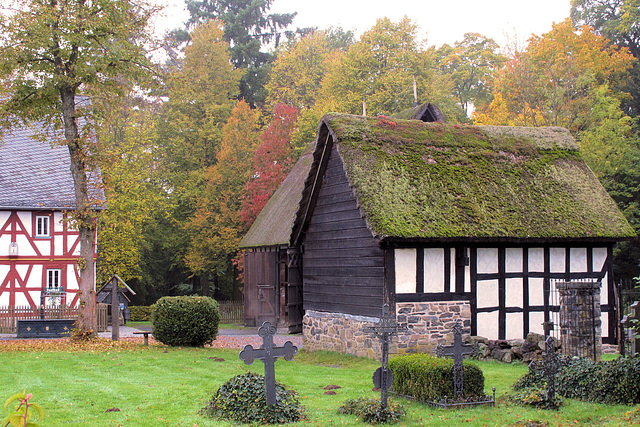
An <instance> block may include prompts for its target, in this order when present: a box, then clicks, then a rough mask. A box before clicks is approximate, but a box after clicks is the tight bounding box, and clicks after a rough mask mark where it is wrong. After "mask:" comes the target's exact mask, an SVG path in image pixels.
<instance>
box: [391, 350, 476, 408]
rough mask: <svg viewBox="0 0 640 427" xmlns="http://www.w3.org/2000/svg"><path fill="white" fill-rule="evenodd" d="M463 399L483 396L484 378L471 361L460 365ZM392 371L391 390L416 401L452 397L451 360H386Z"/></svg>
mask: <svg viewBox="0 0 640 427" xmlns="http://www.w3.org/2000/svg"><path fill="white" fill-rule="evenodd" d="M462 366H463V374H462V375H463V378H464V387H463V391H464V395H465V397H479V396H484V375H483V374H482V370H480V368H479V367H478V366H477V365H475V364H473V363H470V362H466V361H465V362H464V363H463V365H462ZM389 368H390V369H391V370H392V371H393V390H394V391H395V392H396V393H398V394H400V395H405V396H412V397H413V398H415V399H416V400H419V401H423V402H425V401H436V400H439V399H442V398H443V397H445V396H448V397H454V396H455V393H454V389H453V360H451V359H445V358H439V357H434V356H430V355H428V354H412V355H405V356H399V357H396V358H393V359H391V360H390V361H389Z"/></svg>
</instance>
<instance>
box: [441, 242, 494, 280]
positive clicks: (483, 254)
mask: <svg viewBox="0 0 640 427" xmlns="http://www.w3.org/2000/svg"><path fill="white" fill-rule="evenodd" d="M477 254H478V264H477V265H478V269H477V271H478V274H495V273H497V272H498V249H497V248H478V251H477ZM454 259H455V258H454V257H452V260H454ZM452 270H453V269H452Z"/></svg>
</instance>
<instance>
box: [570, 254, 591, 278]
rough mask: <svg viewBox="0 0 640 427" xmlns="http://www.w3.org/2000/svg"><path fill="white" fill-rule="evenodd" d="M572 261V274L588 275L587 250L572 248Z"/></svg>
mask: <svg viewBox="0 0 640 427" xmlns="http://www.w3.org/2000/svg"><path fill="white" fill-rule="evenodd" d="M569 253H570V255H569V256H570V258H569V259H570V261H571V272H572V273H586V272H587V271H588V270H587V248H571V249H570V252H569Z"/></svg>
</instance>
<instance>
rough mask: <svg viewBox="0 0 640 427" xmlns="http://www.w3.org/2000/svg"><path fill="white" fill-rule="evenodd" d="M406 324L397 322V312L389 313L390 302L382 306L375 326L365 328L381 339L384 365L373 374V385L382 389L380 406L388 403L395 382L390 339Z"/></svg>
mask: <svg viewBox="0 0 640 427" xmlns="http://www.w3.org/2000/svg"><path fill="white" fill-rule="evenodd" d="M406 329H407V327H406V326H399V325H398V324H397V323H396V316H395V313H394V314H393V315H392V314H390V313H389V304H384V305H383V306H382V318H381V319H380V322H378V324H376V325H375V326H367V327H365V328H363V329H362V330H363V332H366V333H372V334H375V336H376V337H378V339H379V340H380V344H381V353H382V366H381V367H380V368H378V369H377V370H376V372H375V373H374V374H373V385H374V386H376V387H377V388H379V389H380V406H381V407H382V408H386V407H387V405H388V397H389V387H390V386H391V385H392V384H393V373H392V372H391V371H390V370H389V341H390V338H391V336H393V335H395V334H397V333H398V332H401V331H405V330H406Z"/></svg>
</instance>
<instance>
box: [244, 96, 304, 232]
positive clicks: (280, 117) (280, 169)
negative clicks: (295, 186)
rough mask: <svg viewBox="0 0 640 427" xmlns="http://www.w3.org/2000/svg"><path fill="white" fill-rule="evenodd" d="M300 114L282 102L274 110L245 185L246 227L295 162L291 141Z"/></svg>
mask: <svg viewBox="0 0 640 427" xmlns="http://www.w3.org/2000/svg"><path fill="white" fill-rule="evenodd" d="M298 115H299V111H298V109H297V108H295V107H290V106H288V105H286V104H282V103H280V104H277V105H276V106H275V108H274V109H273V117H272V119H271V123H270V124H269V126H267V128H266V129H265V130H264V132H263V133H262V136H261V141H262V142H261V143H260V145H259V146H258V148H257V149H256V151H255V154H254V156H253V171H254V174H253V177H252V178H251V179H250V180H249V181H248V182H247V184H246V186H245V190H246V193H245V196H244V200H243V206H242V212H241V214H240V215H241V219H242V222H243V223H244V224H245V226H246V227H249V226H251V224H252V223H253V221H254V220H255V219H256V217H257V216H258V214H259V213H260V211H261V210H262V208H263V207H264V205H265V204H267V201H268V200H269V197H271V195H272V194H273V192H274V191H275V190H276V189H277V188H278V186H279V185H280V183H282V181H284V179H285V178H286V176H287V174H288V173H289V171H290V170H291V168H292V167H293V164H294V163H295V159H294V157H293V147H292V146H291V144H290V141H291V135H292V133H293V130H294V126H295V124H296V120H297V119H298Z"/></svg>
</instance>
